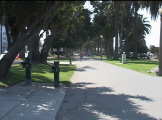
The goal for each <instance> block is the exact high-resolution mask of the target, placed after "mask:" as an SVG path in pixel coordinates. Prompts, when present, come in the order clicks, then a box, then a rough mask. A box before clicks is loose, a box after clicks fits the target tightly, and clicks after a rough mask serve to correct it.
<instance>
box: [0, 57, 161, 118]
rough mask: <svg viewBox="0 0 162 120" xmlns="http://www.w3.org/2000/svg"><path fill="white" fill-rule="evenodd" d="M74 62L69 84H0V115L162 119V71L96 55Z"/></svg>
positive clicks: (11, 116) (6, 116)
mask: <svg viewBox="0 0 162 120" xmlns="http://www.w3.org/2000/svg"><path fill="white" fill-rule="evenodd" d="M75 63H76V64H77V69H76V71H75V73H74V75H73V77H72V82H73V84H72V85H71V87H69V88H65V86H64V85H61V86H60V87H58V88H55V87H54V86H53V84H49V83H48V84H47V83H32V85H30V86H26V85H25V84H24V82H22V83H19V84H17V85H15V86H13V87H11V88H0V120H55V118H56V120H162V94H161V91H162V77H158V76H149V75H145V74H142V73H139V72H135V71H132V70H128V69H125V68H122V67H118V66H114V65H111V64H108V63H104V62H102V61H96V60H93V59H87V60H83V61H82V62H81V61H75ZM60 105H61V107H60ZM58 110H59V111H58ZM57 113H58V114H57Z"/></svg>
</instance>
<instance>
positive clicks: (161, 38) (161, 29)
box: [157, 8, 162, 76]
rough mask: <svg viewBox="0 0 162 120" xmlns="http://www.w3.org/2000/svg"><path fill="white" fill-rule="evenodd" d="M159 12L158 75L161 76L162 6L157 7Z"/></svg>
mask: <svg viewBox="0 0 162 120" xmlns="http://www.w3.org/2000/svg"><path fill="white" fill-rule="evenodd" d="M159 14H160V22H161V23H160V46H159V70H158V72H157V75H158V76H162V8H160V9H159Z"/></svg>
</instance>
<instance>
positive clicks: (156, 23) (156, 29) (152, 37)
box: [85, 1, 160, 48]
mask: <svg viewBox="0 0 162 120" xmlns="http://www.w3.org/2000/svg"><path fill="white" fill-rule="evenodd" d="M89 3H90V2H89V1H87V2H86V4H85V8H87V9H89V10H91V11H93V7H92V6H90V5H89ZM138 13H139V14H143V16H144V17H147V21H149V22H150V25H151V26H152V29H151V33H150V34H149V35H146V45H147V46H148V48H150V45H154V46H155V47H159V40H160V17H158V18H157V20H151V15H150V14H149V13H148V12H147V11H146V10H145V9H144V10H139V11H138Z"/></svg>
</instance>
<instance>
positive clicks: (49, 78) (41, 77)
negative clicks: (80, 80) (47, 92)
mask: <svg viewBox="0 0 162 120" xmlns="http://www.w3.org/2000/svg"><path fill="white" fill-rule="evenodd" d="M52 65H53V64H32V68H31V79H32V82H49V83H53V82H54V73H53V72H52V69H51V66H52ZM75 67H76V66H75V65H66V64H64V65H61V64H60V82H62V83H64V84H70V78H71V77H72V75H73V73H74V70H75ZM25 74H26V73H25V68H22V66H21V65H20V64H14V65H12V67H11V69H10V74H9V76H8V78H7V79H4V80H0V86H1V87H8V86H12V85H15V84H17V83H19V82H22V81H24V80H25Z"/></svg>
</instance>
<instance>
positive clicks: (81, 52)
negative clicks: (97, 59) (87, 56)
mask: <svg viewBox="0 0 162 120" xmlns="http://www.w3.org/2000/svg"><path fill="white" fill-rule="evenodd" d="M79 55H80V60H81V61H82V59H83V55H84V53H83V51H82V50H81V51H80V54H79Z"/></svg>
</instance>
